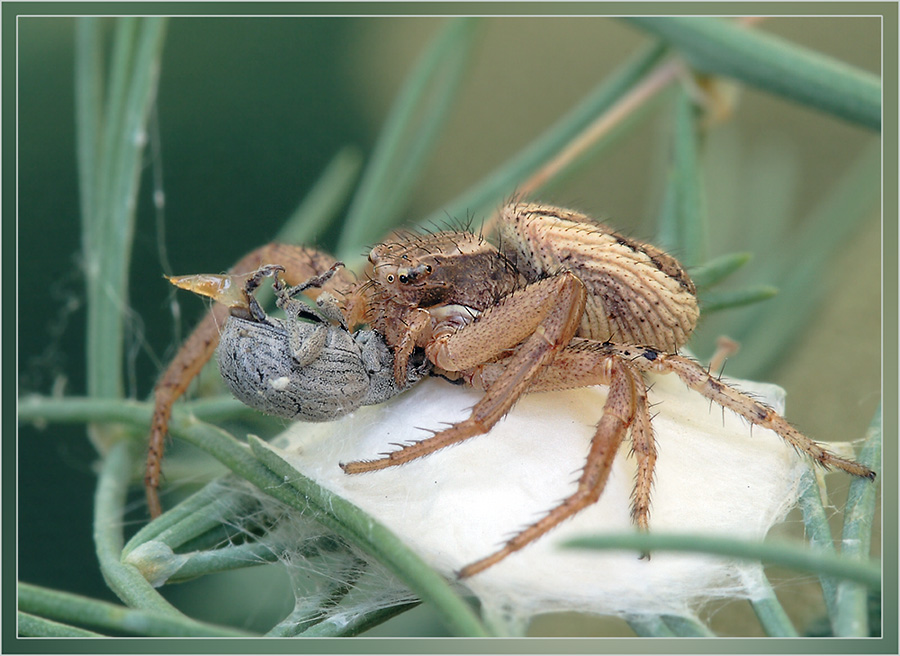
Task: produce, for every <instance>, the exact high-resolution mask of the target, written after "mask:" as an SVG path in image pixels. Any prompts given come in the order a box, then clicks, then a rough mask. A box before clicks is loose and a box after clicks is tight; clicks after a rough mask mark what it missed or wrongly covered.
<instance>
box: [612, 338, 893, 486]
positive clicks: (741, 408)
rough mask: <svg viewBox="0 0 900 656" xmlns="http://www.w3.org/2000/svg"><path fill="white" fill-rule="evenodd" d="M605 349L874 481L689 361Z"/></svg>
mask: <svg viewBox="0 0 900 656" xmlns="http://www.w3.org/2000/svg"><path fill="white" fill-rule="evenodd" d="M603 346H604V348H605V349H606V350H607V351H608V352H609V353H614V354H617V355H619V356H621V357H623V358H626V359H628V360H629V361H630V362H631V363H632V365H633V366H635V367H636V368H638V369H640V370H642V371H657V372H663V373H667V372H671V373H674V374H675V375H677V376H678V377H679V378H680V379H681V380H682V381H683V382H684V383H685V384H686V385H687V386H688V387H690V388H691V389H693V390H695V391H697V392H700V394H702V395H703V396H705V397H706V398H708V399H710V400H712V401H714V402H715V403H718V404H719V405H721V406H723V407H725V408H728V409H729V410H733V411H734V412H736V413H738V414H739V415H741V416H742V417H744V418H745V419H747V420H748V421H749V422H750V423H751V424H755V425H757V426H762V427H763V428H768V429H770V430H773V431H775V432H776V433H778V435H780V436H781V438H782V439H783V440H785V441H786V442H787V443H788V444H790V445H791V446H792V447H794V448H795V449H796V450H797V451H800V452H803V453H806V454H807V455H809V456H810V457H811V458H813V459H814V460H815V461H816V462H818V463H819V464H820V465H822V466H823V467H825V468H830V467H837V468H838V469H842V470H843V471H845V472H847V473H849V474H853V475H854V476H862V477H865V478H868V479H874V478H875V472H874V471H872V470H871V469H869V468H868V467H866V466H865V465H861V464H860V463H858V462H855V461H853V460H848V459H846V458H841V457H840V456H838V455H835V454H833V453H831V452H830V451H828V450H827V449H825V448H823V447H822V446H820V445H819V444H817V443H816V442H814V441H813V440H811V439H809V438H808V437H806V436H805V435H804V434H803V433H801V432H800V431H798V430H797V429H796V428H794V427H793V426H791V425H790V423H788V421H787V420H786V419H785V418H784V417H782V416H781V415H779V414H778V413H777V412H775V411H774V410H773V409H772V408H770V407H768V406H766V405H764V404H762V403H760V402H759V401H757V400H756V399H754V398H752V397H750V396H748V395H747V394H744V393H743V392H739V391H738V390H736V389H734V388H733V387H731V386H730V385H728V384H726V383H724V382H722V381H721V380H719V379H718V378H717V377H715V376H712V375H711V374H710V373H709V372H708V371H707V370H706V369H704V368H703V367H702V366H700V365H699V364H698V363H697V362H694V361H693V360H691V359H689V358H686V357H684V356H681V355H671V354H667V353H662V352H659V351H656V350H654V349H651V348H647V347H644V346H622V345H618V344H604V345H603Z"/></svg>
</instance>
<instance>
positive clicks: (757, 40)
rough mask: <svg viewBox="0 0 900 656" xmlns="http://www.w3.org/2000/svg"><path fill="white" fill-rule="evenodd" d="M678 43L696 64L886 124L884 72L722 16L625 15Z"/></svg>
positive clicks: (857, 119)
mask: <svg viewBox="0 0 900 656" xmlns="http://www.w3.org/2000/svg"><path fill="white" fill-rule="evenodd" d="M625 20H627V21H628V22H630V23H632V24H633V25H636V26H638V27H640V28H642V29H645V30H647V31H649V32H652V33H653V34H655V35H657V36H659V37H661V38H663V39H665V40H666V41H668V42H669V43H670V44H672V45H673V46H674V47H676V48H678V49H679V50H680V51H681V53H682V54H683V55H684V56H685V57H686V58H687V60H688V61H689V62H690V64H691V66H693V67H694V68H696V69H697V70H699V71H702V72H704V73H713V74H717V75H725V76H728V77H732V78H734V79H736V80H739V81H741V82H744V83H746V84H748V85H750V86H754V87H757V88H759V89H762V90H764V91H768V92H770V93H775V94H777V95H780V96H783V97H785V98H788V99H790V100H794V101H796V102H799V103H801V104H804V105H807V106H809V107H814V108H816V109H820V110H822V111H825V112H829V113H831V114H834V115H835V116H839V117H841V118H844V119H847V120H849V121H853V122H854V123H858V124H860V125H863V126H865V127H868V128H871V129H873V130H879V129H880V128H881V84H880V82H879V79H878V76H876V75H873V74H872V73H869V72H867V71H863V70H860V69H857V68H854V67H852V66H849V65H847V64H845V63H843V62H841V61H838V60H836V59H833V58H831V57H828V56H826V55H823V54H821V53H818V52H814V51H811V50H808V49H806V48H802V47H800V46H798V45H796V44H793V43H789V42H787V41H784V40H783V39H780V38H778V37H775V36H772V35H770V34H765V33H763V32H760V31H759V30H753V29H749V28H746V27H743V26H741V25H738V24H737V23H735V22H734V21H731V20H725V19H722V18H706V17H694V16H674V17H665V18H663V17H653V16H639V17H631V18H627V19H625Z"/></svg>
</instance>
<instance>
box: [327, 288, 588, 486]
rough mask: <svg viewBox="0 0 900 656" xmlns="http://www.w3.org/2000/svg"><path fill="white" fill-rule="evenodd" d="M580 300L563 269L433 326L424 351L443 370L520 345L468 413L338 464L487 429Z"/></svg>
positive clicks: (524, 384) (373, 465) (411, 451)
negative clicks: (474, 313) (464, 318)
mask: <svg viewBox="0 0 900 656" xmlns="http://www.w3.org/2000/svg"><path fill="white" fill-rule="evenodd" d="M584 300H585V291H584V285H582V284H581V281H580V280H578V278H576V277H575V276H574V275H572V274H571V273H563V274H560V275H559V276H555V277H553V278H547V279H545V280H542V281H540V282H537V283H534V284H532V285H529V286H527V287H525V288H524V289H522V290H520V291H518V292H516V293H514V294H511V295H509V296H507V297H505V298H504V299H503V300H502V301H501V302H500V303H498V304H497V305H496V306H494V307H492V308H490V309H489V310H487V311H485V312H484V313H483V314H482V315H481V316H480V317H478V319H476V320H475V321H474V322H473V323H471V324H468V325H464V326H462V327H461V328H459V329H458V330H456V331H455V332H453V333H451V334H441V331H440V329H438V330H437V331H436V333H437V334H438V335H439V337H437V338H436V340H435V341H434V342H433V343H432V344H430V345H428V346H427V347H426V349H425V352H426V354H427V355H428V358H429V360H431V361H432V362H433V363H435V365H436V366H437V367H440V368H441V369H444V370H446V371H460V372H461V371H465V370H466V369H470V368H472V367H474V366H475V365H477V364H478V363H479V362H483V361H490V360H492V359H495V358H497V357H500V356H501V355H502V354H503V353H504V352H506V351H508V350H510V349H512V348H513V347H515V346H516V345H517V344H519V343H520V342H521V346H519V347H518V348H517V349H516V351H515V354H514V355H512V356H510V357H509V358H507V359H505V360H504V370H503V372H502V373H501V374H500V375H499V376H498V377H497V379H496V381H495V382H494V383H493V384H492V385H491V387H490V389H488V390H487V391H486V393H485V395H484V397H483V398H482V399H481V400H480V401H479V402H478V403H476V404H475V407H474V408H473V409H472V414H471V415H470V416H469V418H468V419H466V420H464V421H462V422H460V423H458V424H455V425H453V426H451V427H450V428H448V429H446V430H443V431H441V432H439V433H437V434H436V435H434V436H432V437H430V438H427V439H425V440H422V441H420V442H416V443H414V444H410V445H407V446H405V447H403V448H401V449H400V450H398V451H393V452H391V453H388V454H386V455H385V457H383V458H380V459H378V460H369V461H356V462H350V463H341V468H342V469H343V470H344V471H345V472H346V473H348V474H359V473H363V472H367V471H374V470H376V469H384V468H386V467H393V466H395V465H399V464H402V463H405V462H409V461H410V460H415V459H417V458H421V457H423V456H426V455H428V454H430V453H433V452H435V451H437V450H439V449H443V448H444V447H446V446H449V445H451V444H456V443H458V442H462V441H464V440H467V439H469V438H470V437H474V436H476V435H481V434H483V433H486V432H487V431H489V430H490V429H491V427H493V426H494V424H496V423H497V422H498V421H499V420H500V419H501V418H502V417H503V415H505V414H506V413H507V412H509V410H510V408H511V407H512V406H513V404H514V403H515V402H516V401H517V400H518V399H519V398H520V397H521V396H522V395H523V394H525V393H526V392H527V391H528V390H529V387H530V386H531V382H532V380H533V379H534V378H535V376H536V375H537V374H538V373H539V372H540V371H541V370H542V369H543V368H544V367H545V366H546V365H547V364H549V363H550V362H552V361H553V358H554V356H555V355H556V354H557V353H558V352H559V351H560V350H562V349H563V348H564V347H565V345H566V344H568V342H569V341H570V340H571V338H572V335H574V333H575V331H576V330H577V328H578V324H579V322H580V321H581V313H582V311H583V308H584ZM523 340H524V341H523Z"/></svg>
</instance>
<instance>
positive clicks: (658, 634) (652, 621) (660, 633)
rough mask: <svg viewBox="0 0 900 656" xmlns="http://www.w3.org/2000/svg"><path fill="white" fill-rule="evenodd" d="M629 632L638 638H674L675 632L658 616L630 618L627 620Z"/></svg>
mask: <svg viewBox="0 0 900 656" xmlns="http://www.w3.org/2000/svg"><path fill="white" fill-rule="evenodd" d="M628 625H629V626H630V627H631V630H632V631H634V632H635V634H636V635H637V636H638V637H640V638H674V637H675V632H674V631H673V630H672V629H671V628H670V627H669V625H668V624H666V623H665V622H664V621H663V619H662V618H661V617H660V616H658V615H652V616H648V617H631V618H629V619H628Z"/></svg>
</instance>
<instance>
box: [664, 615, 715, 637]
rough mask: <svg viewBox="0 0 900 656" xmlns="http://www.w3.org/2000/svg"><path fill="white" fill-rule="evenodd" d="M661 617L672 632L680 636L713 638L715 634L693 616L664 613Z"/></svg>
mask: <svg viewBox="0 0 900 656" xmlns="http://www.w3.org/2000/svg"><path fill="white" fill-rule="evenodd" d="M661 619H662V621H663V623H664V624H665V625H666V626H668V627H669V628H670V629H671V630H672V633H674V634H675V635H676V636H678V637H679V638H711V637H712V636H713V632H712V631H710V630H709V627H707V626H705V625H704V624H702V623H700V622H698V621H697V620H696V619H694V618H693V617H685V616H683V615H663V616H662V617H661Z"/></svg>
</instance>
